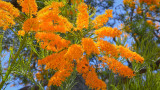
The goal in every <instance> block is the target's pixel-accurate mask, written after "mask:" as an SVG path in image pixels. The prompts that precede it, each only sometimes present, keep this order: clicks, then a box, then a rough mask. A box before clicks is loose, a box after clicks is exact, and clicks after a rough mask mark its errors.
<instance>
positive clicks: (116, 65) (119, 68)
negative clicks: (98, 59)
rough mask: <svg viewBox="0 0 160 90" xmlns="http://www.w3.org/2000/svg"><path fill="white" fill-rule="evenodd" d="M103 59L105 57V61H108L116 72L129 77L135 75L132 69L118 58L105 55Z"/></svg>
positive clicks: (111, 68) (110, 67)
mask: <svg viewBox="0 0 160 90" xmlns="http://www.w3.org/2000/svg"><path fill="white" fill-rule="evenodd" d="M103 59H104V60H103V62H104V63H107V65H108V67H109V69H110V70H112V71H113V72H114V73H116V74H119V75H120V76H123V77H128V78H132V77H133V76H135V74H134V72H133V70H132V69H130V68H129V67H128V66H125V65H123V64H122V63H121V62H119V61H117V60H116V59H114V58H107V57H104V58H103Z"/></svg>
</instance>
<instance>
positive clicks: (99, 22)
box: [92, 9, 112, 29]
mask: <svg viewBox="0 0 160 90" xmlns="http://www.w3.org/2000/svg"><path fill="white" fill-rule="evenodd" d="M109 18H112V10H110V9H108V10H106V11H105V14H103V15H98V16H97V17H96V18H95V19H94V20H93V21H92V23H93V24H94V28H95V29H98V28H100V27H102V26H104V24H106V23H107V22H108V20H109Z"/></svg>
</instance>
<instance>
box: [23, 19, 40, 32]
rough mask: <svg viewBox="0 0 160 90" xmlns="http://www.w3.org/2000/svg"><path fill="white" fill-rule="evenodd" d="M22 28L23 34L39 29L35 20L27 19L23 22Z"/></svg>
mask: <svg viewBox="0 0 160 90" xmlns="http://www.w3.org/2000/svg"><path fill="white" fill-rule="evenodd" d="M22 28H23V30H24V31H25V32H29V31H37V30H38V29H39V23H38V21H37V19H36V18H29V19H27V20H26V21H25V22H24V24H23V27H22Z"/></svg>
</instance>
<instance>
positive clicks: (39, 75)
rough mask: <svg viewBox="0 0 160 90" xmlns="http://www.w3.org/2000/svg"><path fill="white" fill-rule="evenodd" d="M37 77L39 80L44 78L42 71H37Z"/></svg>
mask: <svg viewBox="0 0 160 90" xmlns="http://www.w3.org/2000/svg"><path fill="white" fill-rule="evenodd" d="M36 78H37V80H38V81H40V80H42V79H43V76H42V74H41V73H40V72H38V73H36Z"/></svg>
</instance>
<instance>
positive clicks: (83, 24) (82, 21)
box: [76, 3, 89, 30]
mask: <svg viewBox="0 0 160 90" xmlns="http://www.w3.org/2000/svg"><path fill="white" fill-rule="evenodd" d="M78 11H79V13H78V15H77V21H76V25H77V30H81V29H83V28H86V29H87V28H88V24H89V14H88V12H87V5H86V4H85V3H81V4H79V5H78Z"/></svg>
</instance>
